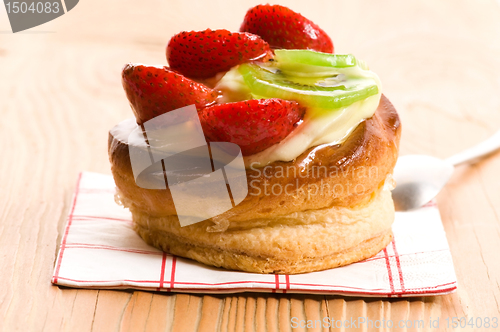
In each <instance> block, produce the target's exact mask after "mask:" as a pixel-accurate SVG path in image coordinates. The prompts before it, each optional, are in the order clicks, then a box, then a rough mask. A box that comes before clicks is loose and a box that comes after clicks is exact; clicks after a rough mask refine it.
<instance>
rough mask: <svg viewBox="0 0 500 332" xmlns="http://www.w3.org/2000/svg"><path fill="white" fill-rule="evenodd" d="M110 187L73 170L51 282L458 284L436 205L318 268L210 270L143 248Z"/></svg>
mask: <svg viewBox="0 0 500 332" xmlns="http://www.w3.org/2000/svg"><path fill="white" fill-rule="evenodd" d="M114 188H115V184H114V182H113V178H112V177H111V176H108V175H101V174H96V173H87V172H85V173H82V174H80V176H79V179H78V184H77V188H76V193H75V195H74V198H73V203H72V206H71V209H70V213H69V216H68V222H67V226H66V228H65V231H64V236H63V238H62V242H61V246H60V248H59V254H58V256H57V262H56V265H55V269H54V275H53V278H52V283H54V284H57V285H61V286H68V287H79V288H99V289H104V288H106V289H110V288H112V289H124V288H133V289H142V290H151V291H166V292H170V291H174V292H188V293H235V292H273V293H274V292H278V293H316V294H339V295H345V296H377V297H400V296H421V295H438V294H446V293H450V292H453V291H455V289H456V287H457V282H456V277H455V272H454V269H453V262H452V258H451V255H450V251H449V248H448V243H447V241H446V235H445V233H444V229H443V226H442V224H441V219H440V216H439V211H438V209H437V207H436V206H435V204H431V205H428V206H426V207H423V208H421V209H419V210H417V211H413V212H404V213H397V214H396V220H395V222H394V226H393V231H394V240H393V241H392V242H391V243H390V244H389V245H388V246H387V248H385V249H384V250H382V251H381V252H379V253H378V254H377V255H376V256H375V257H372V258H370V259H367V260H365V261H362V262H359V263H355V264H351V265H348V266H345V267H341V268H336V269H332V270H327V271H321V272H313V273H307V274H300V275H272V274H271V275H269V274H267V275H266V274H254V273H245V272H235V271H228V270H224V269H219V268H214V267H209V266H205V265H203V264H199V263H197V262H194V261H191V260H189V259H184V258H181V257H175V256H172V255H169V254H166V253H163V252H161V251H159V250H157V249H155V248H153V247H150V246H148V245H147V244H146V243H144V242H143V241H142V239H141V238H140V237H139V236H138V235H137V234H136V233H135V232H134V231H133V229H132V222H131V215H130V213H129V211H128V210H126V209H124V208H122V207H120V206H119V205H117V204H116V203H115V201H114V191H115V190H114Z"/></svg>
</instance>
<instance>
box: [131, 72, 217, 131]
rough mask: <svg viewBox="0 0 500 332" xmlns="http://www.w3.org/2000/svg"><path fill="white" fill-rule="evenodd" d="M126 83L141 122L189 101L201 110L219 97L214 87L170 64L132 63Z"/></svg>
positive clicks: (184, 104)
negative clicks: (191, 77)
mask: <svg viewBox="0 0 500 332" xmlns="http://www.w3.org/2000/svg"><path fill="white" fill-rule="evenodd" d="M122 84H123V88H124V89H125V93H126V94H127V98H128V100H129V102H130V106H131V107H132V111H134V115H135V118H136V119H137V123H138V124H142V123H144V122H146V121H148V120H150V119H152V118H154V117H156V116H158V115H161V114H163V113H166V112H169V111H172V110H175V109H177V108H180V107H183V106H187V105H192V104H195V105H196V108H197V109H198V110H200V109H202V108H204V107H206V106H207V105H211V104H213V103H215V101H216V98H217V93H216V92H215V91H214V90H212V89H210V88H208V87H207V86H205V85H203V84H201V83H197V82H194V81H192V80H190V79H189V78H186V77H184V76H182V75H181V74H178V73H176V72H174V71H172V70H170V69H169V68H168V67H157V66H145V65H139V64H130V63H129V64H127V65H125V67H124V68H123V71H122Z"/></svg>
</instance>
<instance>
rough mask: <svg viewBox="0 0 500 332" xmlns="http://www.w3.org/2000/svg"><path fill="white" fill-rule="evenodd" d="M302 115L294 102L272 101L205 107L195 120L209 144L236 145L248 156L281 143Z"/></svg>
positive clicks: (253, 101) (242, 102) (240, 102)
mask: <svg viewBox="0 0 500 332" xmlns="http://www.w3.org/2000/svg"><path fill="white" fill-rule="evenodd" d="M304 113H305V108H304V107H302V106H300V105H299V104H298V103H297V102H294V101H287V100H281V99H278V98H273V99H260V100H259V99H253V100H245V101H239V102H235V103H227V104H217V105H213V106H209V107H207V108H205V109H203V111H201V112H200V113H199V117H200V121H201V125H202V127H203V131H204V132H205V136H206V138H207V139H208V140H209V141H212V142H231V143H235V144H238V145H239V146H240V148H241V152H242V154H243V155H244V156H249V155H252V154H255V153H257V152H260V151H263V150H265V149H267V148H268V147H270V146H272V145H274V144H276V143H279V142H281V141H282V140H283V139H284V138H285V137H286V136H288V134H290V132H292V130H293V129H294V128H295V127H296V126H297V125H298V122H299V121H300V120H301V119H302V117H303V116H304Z"/></svg>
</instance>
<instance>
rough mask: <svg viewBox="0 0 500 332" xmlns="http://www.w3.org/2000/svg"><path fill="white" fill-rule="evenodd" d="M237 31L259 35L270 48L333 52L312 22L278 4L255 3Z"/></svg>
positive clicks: (330, 45)
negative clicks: (256, 4)
mask: <svg viewBox="0 0 500 332" xmlns="http://www.w3.org/2000/svg"><path fill="white" fill-rule="evenodd" d="M240 31H246V32H250V33H254V34H256V35H259V36H261V37H262V39H264V40H265V41H267V42H268V43H269V45H271V47H273V48H286V49H309V50H314V51H319V52H325V53H333V43H332V40H331V39H330V37H328V35H327V34H326V32H325V31H323V30H322V29H321V28H320V27H319V26H317V25H316V24H315V23H313V22H312V21H310V20H308V19H307V18H305V17H304V16H302V15H300V14H299V13H296V12H294V11H293V10H291V9H289V8H287V7H284V6H280V5H258V6H255V7H253V8H250V9H249V10H248V12H247V14H246V15H245V19H244V20H243V24H242V25H241V27H240Z"/></svg>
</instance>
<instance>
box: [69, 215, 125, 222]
mask: <svg viewBox="0 0 500 332" xmlns="http://www.w3.org/2000/svg"><path fill="white" fill-rule="evenodd" d="M82 219H83V220H85V219H104V220H113V221H123V222H127V223H131V222H132V219H121V218H111V217H102V216H86V215H83V216H81V215H80V216H73V220H82Z"/></svg>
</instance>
